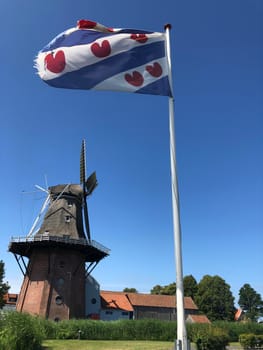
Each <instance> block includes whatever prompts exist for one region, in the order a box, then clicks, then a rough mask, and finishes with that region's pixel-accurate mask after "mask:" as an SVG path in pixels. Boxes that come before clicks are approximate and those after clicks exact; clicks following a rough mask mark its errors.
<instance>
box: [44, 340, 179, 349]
mask: <svg viewBox="0 0 263 350" xmlns="http://www.w3.org/2000/svg"><path fill="white" fill-rule="evenodd" d="M173 348H174V343H173V342H161V341H129V340H127V341H125V340H119V341H114V340H109V341H107V340H45V341H44V342H43V350H172V349H173Z"/></svg>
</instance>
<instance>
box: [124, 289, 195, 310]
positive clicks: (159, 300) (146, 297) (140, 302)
mask: <svg viewBox="0 0 263 350" xmlns="http://www.w3.org/2000/svg"><path fill="white" fill-rule="evenodd" d="M127 296H128V298H129V300H130V302H131V304H132V305H134V306H154V307H167V308H174V307H176V298H175V296H173V295H160V294H141V293H127ZM184 306H185V309H191V310H198V308H197V306H196V305H195V303H194V302H193V300H192V298H190V297H184Z"/></svg>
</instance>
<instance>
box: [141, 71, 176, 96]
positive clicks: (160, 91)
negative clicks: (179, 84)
mask: <svg viewBox="0 0 263 350" xmlns="http://www.w3.org/2000/svg"><path fill="white" fill-rule="evenodd" d="M135 93H138V94H151V95H162V96H170V97H172V92H171V89H170V83H169V79H168V77H167V76H166V77H163V78H161V79H158V80H157V81H155V82H153V83H151V84H148V85H146V86H144V87H143V88H141V89H138V90H136V91H135Z"/></svg>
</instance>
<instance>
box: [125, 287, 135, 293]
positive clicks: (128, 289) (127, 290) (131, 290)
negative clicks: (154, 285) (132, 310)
mask: <svg viewBox="0 0 263 350" xmlns="http://www.w3.org/2000/svg"><path fill="white" fill-rule="evenodd" d="M123 292H125V293H138V291H137V289H136V288H128V287H126V288H124V289H123Z"/></svg>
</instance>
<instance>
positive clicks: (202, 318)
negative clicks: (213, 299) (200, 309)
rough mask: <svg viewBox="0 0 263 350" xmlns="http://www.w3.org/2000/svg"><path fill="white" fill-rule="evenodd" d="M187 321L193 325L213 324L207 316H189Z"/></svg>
mask: <svg viewBox="0 0 263 350" xmlns="http://www.w3.org/2000/svg"><path fill="white" fill-rule="evenodd" d="M187 321H190V322H193V323H211V322H210V321H209V319H208V318H207V317H206V316H205V315H188V317H187Z"/></svg>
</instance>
